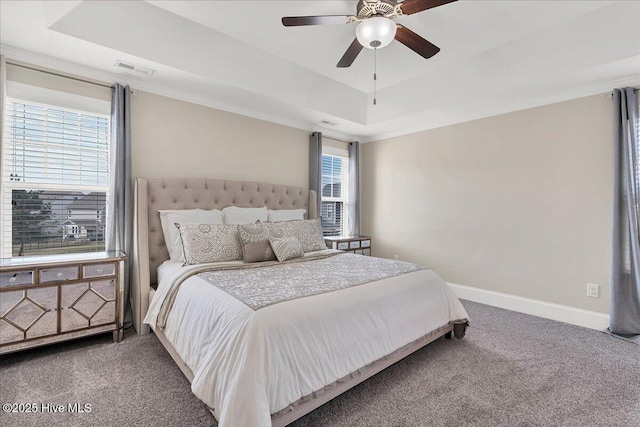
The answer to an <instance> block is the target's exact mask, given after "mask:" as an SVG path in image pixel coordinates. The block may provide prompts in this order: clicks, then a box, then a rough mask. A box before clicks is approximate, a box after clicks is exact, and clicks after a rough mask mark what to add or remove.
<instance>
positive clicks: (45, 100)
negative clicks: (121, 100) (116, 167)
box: [0, 81, 112, 258]
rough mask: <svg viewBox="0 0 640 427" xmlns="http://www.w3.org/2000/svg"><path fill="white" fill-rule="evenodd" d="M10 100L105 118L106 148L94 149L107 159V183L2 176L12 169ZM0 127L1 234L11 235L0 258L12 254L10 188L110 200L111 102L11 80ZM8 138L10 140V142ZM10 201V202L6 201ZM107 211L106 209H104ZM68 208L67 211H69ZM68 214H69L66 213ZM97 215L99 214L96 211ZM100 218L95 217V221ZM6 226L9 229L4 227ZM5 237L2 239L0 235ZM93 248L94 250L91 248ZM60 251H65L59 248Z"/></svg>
mask: <svg viewBox="0 0 640 427" xmlns="http://www.w3.org/2000/svg"><path fill="white" fill-rule="evenodd" d="M12 102H17V103H22V104H26V105H33V106H37V107H45V108H52V109H55V110H62V111H68V112H72V113H77V114H83V115H91V116H96V117H98V118H99V119H101V120H103V119H106V120H107V127H106V128H107V134H106V138H105V139H106V142H107V144H106V151H102V150H101V149H100V148H96V150H97V152H98V153H99V152H104V153H105V155H106V157H107V161H106V165H107V180H106V181H107V183H106V185H89V184H81V183H77V184H63V183H50V182H49V183H43V182H40V183H35V182H29V181H26V182H25V181H10V180H9V179H5V173H9V171H10V170H11V167H10V165H9V164H8V162H10V159H8V158H7V156H9V155H10V154H9V153H10V150H11V149H12V147H13V146H14V145H13V144H14V143H13V140H12V139H13V138H11V136H10V133H9V132H10V130H9V126H8V125H9V121H10V120H11V118H10V114H9V108H8V107H9V106H10V105H11V103H12ZM2 111H3V117H0V120H2V129H3V133H4V135H2V141H3V144H2V147H1V149H0V200H1V201H2V205H3V206H2V208H0V235H2V236H3V237H4V236H6V235H8V236H11V238H10V239H6V240H8V241H3V243H2V244H1V245H0V258H13V257H14V255H13V240H14V239H13V222H12V221H13V220H12V214H13V212H12V208H9V207H7V206H4V204H5V196H7V197H12V194H13V190H25V191H60V192H64V191H74V192H83V193H86V194H90V193H94V192H99V193H105V194H106V200H107V201H106V203H107V204H108V203H109V194H110V177H109V174H110V173H111V160H110V158H111V155H112V153H111V144H110V140H111V137H110V133H111V103H110V102H108V101H105V100H101V99H97V98H90V97H85V96H81V95H76V94H72V93H67V92H61V91H56V90H52V89H47V88H42V87H38V86H32V85H26V84H22V83H17V82H13V81H8V82H7V92H6V96H5V106H4V108H3V110H2ZM10 141H11V142H10ZM41 144H42V145H43V146H46V144H47V141H42V143H41ZM8 203H9V204H11V202H10V201H9V202H8ZM107 211H108V210H107ZM69 213H70V211H69V212H67V214H69ZM67 216H68V215H67ZM98 216H100V214H98ZM98 220H99V218H98V219H97V220H96V223H97V222H98ZM108 220H109V218H106V212H105V221H104V224H107V221H108ZM7 227H9V230H7ZM3 240H5V239H3ZM91 252H94V251H91ZM59 253H61V254H62V253H67V252H66V251H61V252H59ZM43 255H44V254H29V255H28V256H43Z"/></svg>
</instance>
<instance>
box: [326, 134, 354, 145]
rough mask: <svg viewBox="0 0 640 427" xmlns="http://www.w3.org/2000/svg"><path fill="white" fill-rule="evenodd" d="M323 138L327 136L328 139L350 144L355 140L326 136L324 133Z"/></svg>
mask: <svg viewBox="0 0 640 427" xmlns="http://www.w3.org/2000/svg"><path fill="white" fill-rule="evenodd" d="M322 137H323V138H327V139H333V140H334V141H338V142H344V143H345V144H349V143H350V142H355V141H353V140H351V141H346V140H344V139H339V138H334V137H332V136H325V135H324V134H323V135H322Z"/></svg>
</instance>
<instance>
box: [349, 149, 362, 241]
mask: <svg viewBox="0 0 640 427" xmlns="http://www.w3.org/2000/svg"><path fill="white" fill-rule="evenodd" d="M347 224H348V225H349V230H348V233H349V234H350V235H352V236H354V235H358V234H360V143H359V142H350V143H349V221H348V223H347Z"/></svg>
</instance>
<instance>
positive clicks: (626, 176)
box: [609, 88, 640, 343]
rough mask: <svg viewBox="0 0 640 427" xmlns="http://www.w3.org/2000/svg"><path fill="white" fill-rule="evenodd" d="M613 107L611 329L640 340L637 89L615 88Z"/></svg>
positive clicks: (639, 200) (637, 340)
mask: <svg viewBox="0 0 640 427" xmlns="http://www.w3.org/2000/svg"><path fill="white" fill-rule="evenodd" d="M613 108H614V120H615V122H614V130H615V140H614V203H613V206H614V207H613V239H612V245H613V248H612V262H611V321H610V322H611V323H610V325H609V330H610V332H612V333H614V334H618V335H625V336H627V338H630V339H631V340H633V341H634V342H637V343H640V340H639V339H640V236H639V235H638V228H639V225H640V224H639V216H640V195H639V194H638V191H639V190H640V189H639V188H638V187H640V185H639V182H638V180H639V178H638V177H639V176H640V175H639V174H640V171H638V99H637V93H636V91H635V90H634V89H632V88H624V89H615V90H614V91H613Z"/></svg>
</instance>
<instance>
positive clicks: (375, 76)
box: [373, 48, 378, 105]
mask: <svg viewBox="0 0 640 427" xmlns="http://www.w3.org/2000/svg"><path fill="white" fill-rule="evenodd" d="M377 83H378V48H374V49H373V105H376V89H377V86H378V85H377Z"/></svg>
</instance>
